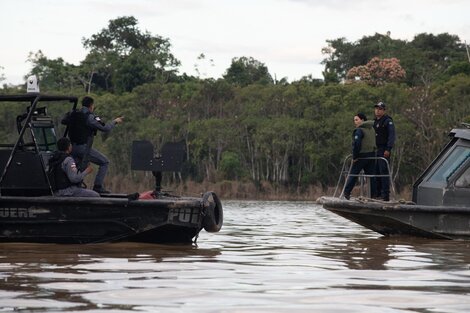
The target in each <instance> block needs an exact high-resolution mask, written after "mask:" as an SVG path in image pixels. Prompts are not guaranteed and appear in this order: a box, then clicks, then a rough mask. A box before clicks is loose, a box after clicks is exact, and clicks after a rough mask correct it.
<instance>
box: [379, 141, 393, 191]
mask: <svg viewBox="0 0 470 313" xmlns="http://www.w3.org/2000/svg"><path fill="white" fill-rule="evenodd" d="M384 151H385V148H381V147H379V148H378V149H377V157H381V158H385V157H384ZM385 159H386V160H387V162H388V163H389V164H390V158H385ZM376 173H377V175H385V176H382V177H377V193H376V196H379V197H382V198H385V199H388V198H389V196H390V173H389V171H388V167H387V163H386V162H385V161H384V160H382V159H379V160H377V166H376Z"/></svg>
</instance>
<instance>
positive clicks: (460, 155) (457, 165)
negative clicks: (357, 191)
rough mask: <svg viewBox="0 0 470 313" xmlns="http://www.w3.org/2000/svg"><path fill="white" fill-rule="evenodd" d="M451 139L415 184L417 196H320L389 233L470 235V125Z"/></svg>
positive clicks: (327, 204) (354, 218)
mask: <svg viewBox="0 0 470 313" xmlns="http://www.w3.org/2000/svg"><path fill="white" fill-rule="evenodd" d="M464 126H466V127H465V128H457V129H453V130H452V131H451V132H450V134H449V136H450V138H451V139H450V141H449V142H448V143H447V145H446V146H445V147H444V148H443V149H442V151H441V152H440V153H439V155H438V156H437V157H436V159H435V160H434V161H433V162H432V163H431V164H430V165H429V166H428V168H427V169H426V170H425V171H424V172H423V173H422V174H421V175H420V177H419V178H418V179H417V180H416V182H415V183H414V184H413V199H412V201H397V200H394V199H391V201H387V202H385V201H380V200H375V199H371V198H370V197H367V195H366V196H359V197H355V198H351V199H350V200H346V199H345V198H344V197H343V196H342V193H341V195H340V196H336V195H334V196H333V197H326V196H325V197H321V198H319V199H318V200H317V201H318V203H320V204H322V205H323V207H324V208H325V209H327V210H329V211H331V212H334V213H336V214H338V215H340V216H343V217H345V218H347V219H349V220H351V221H353V222H355V223H358V224H360V225H362V226H364V227H366V228H369V229H371V230H373V231H376V232H378V233H380V234H383V235H386V236H393V235H411V236H418V237H427V238H442V239H470V129H469V127H468V125H464Z"/></svg>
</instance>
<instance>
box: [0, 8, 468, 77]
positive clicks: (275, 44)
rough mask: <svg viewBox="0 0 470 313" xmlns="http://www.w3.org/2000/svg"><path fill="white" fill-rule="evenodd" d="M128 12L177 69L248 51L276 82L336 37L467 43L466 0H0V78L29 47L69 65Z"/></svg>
mask: <svg viewBox="0 0 470 313" xmlns="http://www.w3.org/2000/svg"><path fill="white" fill-rule="evenodd" d="M130 15H131V16H134V17H135V18H137V20H138V21H139V25H138V26H139V28H140V29H141V30H142V31H144V30H147V31H149V32H150V33H152V34H153V35H159V36H162V37H165V38H169V39H170V42H171V44H172V48H171V51H172V53H173V54H174V55H175V56H176V57H177V58H178V59H179V60H180V61H181V63H182V66H181V68H180V70H179V72H180V73H183V72H186V73H188V74H191V75H195V74H196V72H195V69H194V65H195V64H196V63H197V64H198V68H199V72H200V76H201V77H214V78H218V77H221V76H222V75H223V74H224V72H225V70H226V69H227V68H228V67H229V66H230V63H231V60H232V58H234V57H240V56H251V57H253V58H255V59H257V60H259V61H261V62H263V63H264V64H265V65H266V66H267V67H268V69H269V71H270V73H271V74H272V75H273V76H274V75H275V76H276V77H277V78H278V79H280V78H282V77H287V78H288V80H289V81H292V80H296V79H299V78H301V77H302V76H305V75H312V76H313V77H315V78H321V77H322V75H321V71H322V69H323V66H322V65H321V64H320V62H321V60H322V59H323V58H324V56H322V54H321V48H322V47H324V46H326V40H328V39H336V38H339V37H345V38H346V39H347V40H349V41H356V40H358V39H360V38H361V37H362V36H370V35H373V34H375V33H381V34H385V33H387V32H388V31H390V33H391V37H392V38H394V39H403V40H412V39H413V37H414V36H415V35H416V34H419V33H423V32H426V33H433V34H439V33H444V32H448V33H450V34H454V35H458V36H459V38H460V39H461V40H462V42H463V41H465V40H466V41H467V43H470V18H469V16H470V1H468V0H406V1H405V0H390V1H389V0H0V42H1V44H0V67H3V69H1V68H0V75H1V74H2V73H3V75H4V76H5V78H6V82H7V83H13V84H18V83H22V82H23V76H24V75H26V74H27V73H28V71H29V70H30V69H31V64H29V63H28V62H27V58H28V54H29V52H37V51H38V50H42V52H43V53H44V54H45V55H46V57H48V58H50V59H55V58H58V57H62V58H63V59H64V60H65V61H66V62H69V63H74V64H79V62H80V61H81V60H83V59H84V57H85V55H86V54H87V51H86V50H85V49H84V48H83V46H82V38H84V37H85V38H89V37H90V36H91V35H92V34H95V33H97V32H99V31H100V30H101V29H103V28H105V27H107V25H108V21H109V20H111V19H115V18H117V17H120V16H130ZM201 53H204V54H205V55H206V60H205V61H198V59H197V57H198V56H199V55H200V54H201ZM211 59H212V60H213V62H209V60H211Z"/></svg>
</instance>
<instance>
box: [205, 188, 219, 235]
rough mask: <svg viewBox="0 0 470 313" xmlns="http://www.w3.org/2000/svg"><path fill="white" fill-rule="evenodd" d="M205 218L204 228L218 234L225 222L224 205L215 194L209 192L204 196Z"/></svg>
mask: <svg viewBox="0 0 470 313" xmlns="http://www.w3.org/2000/svg"><path fill="white" fill-rule="evenodd" d="M202 202H203V208H204V210H203V212H204V215H203V216H204V217H203V219H202V227H203V228H204V229H205V230H206V231H207V232H210V233H216V232H218V231H220V229H221V228H222V224H223V222H224V211H223V209H222V203H221V202H220V200H219V197H217V195H216V194H215V192H212V191H208V192H206V193H204V195H203V196H202Z"/></svg>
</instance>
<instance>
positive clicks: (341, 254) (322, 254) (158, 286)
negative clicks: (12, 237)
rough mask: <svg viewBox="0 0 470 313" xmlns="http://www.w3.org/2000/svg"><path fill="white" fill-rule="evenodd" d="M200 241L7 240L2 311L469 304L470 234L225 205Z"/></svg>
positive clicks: (285, 208)
mask: <svg viewBox="0 0 470 313" xmlns="http://www.w3.org/2000/svg"><path fill="white" fill-rule="evenodd" d="M224 209H225V212H224V218H225V221H224V227H223V229H222V231H221V232H220V233H216V234H209V233H206V232H204V231H203V232H202V233H201V234H200V236H199V239H198V246H165V245H150V244H134V243H118V244H98V245H81V246H79V245H38V244H34V245H32V244H0V249H1V254H0V312H11V311H20V312H45V311H47V312H237V313H238V312H292V311H295V312H469V311H470V299H469V297H468V294H469V293H470V270H469V265H470V250H469V245H470V243H467V242H465V241H436V240H424V239H416V238H410V237H408V238H400V239H397V238H383V237H380V236H379V235H377V234H375V233H373V232H371V231H369V230H366V229H364V228H362V227H361V226H359V225H355V224H353V223H351V222H349V221H347V220H345V219H343V218H341V217H338V216H336V215H334V214H332V213H330V212H328V211H326V210H323V209H322V208H321V207H319V206H316V205H315V204H313V203H307V202H256V201H253V202H249V201H244V202H240V201H229V202H226V203H224Z"/></svg>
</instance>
